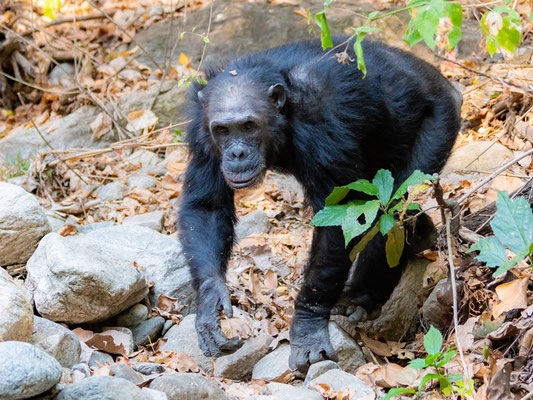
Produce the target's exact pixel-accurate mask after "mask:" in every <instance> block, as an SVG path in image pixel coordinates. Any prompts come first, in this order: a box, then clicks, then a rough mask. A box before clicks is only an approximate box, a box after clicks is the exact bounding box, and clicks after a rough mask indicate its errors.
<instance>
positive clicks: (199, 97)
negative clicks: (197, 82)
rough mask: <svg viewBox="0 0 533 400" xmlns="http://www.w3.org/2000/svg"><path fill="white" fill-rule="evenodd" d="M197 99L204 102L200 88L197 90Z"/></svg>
mask: <svg viewBox="0 0 533 400" xmlns="http://www.w3.org/2000/svg"><path fill="white" fill-rule="evenodd" d="M197 95H198V100H200V103H202V104H205V95H204V94H203V93H202V91H201V90H199V91H198V93H197Z"/></svg>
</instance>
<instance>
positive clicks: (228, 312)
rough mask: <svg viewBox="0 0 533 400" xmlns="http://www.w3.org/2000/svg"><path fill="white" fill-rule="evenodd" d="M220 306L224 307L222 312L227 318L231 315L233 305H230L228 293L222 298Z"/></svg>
mask: <svg viewBox="0 0 533 400" xmlns="http://www.w3.org/2000/svg"><path fill="white" fill-rule="evenodd" d="M222 307H223V308H224V312H225V313H226V316H227V317H228V318H232V317H233V307H232V306H231V299H230V297H229V295H227V296H225V297H224V298H223V299H222Z"/></svg>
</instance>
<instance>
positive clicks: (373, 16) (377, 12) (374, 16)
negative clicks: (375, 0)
mask: <svg viewBox="0 0 533 400" xmlns="http://www.w3.org/2000/svg"><path fill="white" fill-rule="evenodd" d="M378 15H379V11H372V12H371V13H370V14H368V19H369V20H373V19H374V18H376V17H377V16H378Z"/></svg>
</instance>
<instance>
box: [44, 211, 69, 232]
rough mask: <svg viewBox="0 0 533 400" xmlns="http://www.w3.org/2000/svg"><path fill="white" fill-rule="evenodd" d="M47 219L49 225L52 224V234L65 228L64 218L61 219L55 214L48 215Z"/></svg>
mask: <svg viewBox="0 0 533 400" xmlns="http://www.w3.org/2000/svg"><path fill="white" fill-rule="evenodd" d="M46 219H47V220H48V223H49V224H50V231H51V232H58V231H59V230H60V229H61V228H63V226H65V221H64V220H63V218H59V217H58V216H56V215H53V214H48V213H47V214H46Z"/></svg>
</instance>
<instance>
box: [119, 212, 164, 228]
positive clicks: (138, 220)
mask: <svg viewBox="0 0 533 400" xmlns="http://www.w3.org/2000/svg"><path fill="white" fill-rule="evenodd" d="M164 216H165V215H164V214H163V212H162V211H152V212H147V213H144V214H139V215H132V216H131V217H126V218H124V221H122V224H123V225H136V226H144V227H145V228H150V229H153V230H154V231H157V232H161V231H162V230H163V217H164Z"/></svg>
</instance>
